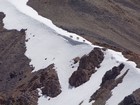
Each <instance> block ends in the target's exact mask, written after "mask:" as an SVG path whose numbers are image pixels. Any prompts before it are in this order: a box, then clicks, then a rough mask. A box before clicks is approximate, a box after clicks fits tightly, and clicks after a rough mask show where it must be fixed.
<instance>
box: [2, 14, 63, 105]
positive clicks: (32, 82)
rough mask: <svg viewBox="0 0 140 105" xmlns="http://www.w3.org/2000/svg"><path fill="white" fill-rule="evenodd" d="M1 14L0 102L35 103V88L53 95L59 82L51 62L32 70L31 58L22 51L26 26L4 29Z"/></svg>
mask: <svg viewBox="0 0 140 105" xmlns="http://www.w3.org/2000/svg"><path fill="white" fill-rule="evenodd" d="M4 17H5V15H4V14H3V13H0V105H37V101H38V90H37V88H41V89H42V94H43V95H46V96H50V97H56V96H57V95H58V94H60V93H61V86H60V83H59V79H58V76H57V73H56V71H55V70H54V69H53V67H54V65H53V64H52V65H50V66H49V67H47V68H45V69H43V70H39V71H37V72H34V73H31V72H32V70H33V68H32V67H31V66H30V65H29V63H30V60H29V59H28V58H27V57H26V56H25V55H24V53H25V51H26V47H25V30H24V29H22V30H21V31H17V30H6V29H4V28H3V22H2V19H3V18H4ZM42 87H43V88H42Z"/></svg>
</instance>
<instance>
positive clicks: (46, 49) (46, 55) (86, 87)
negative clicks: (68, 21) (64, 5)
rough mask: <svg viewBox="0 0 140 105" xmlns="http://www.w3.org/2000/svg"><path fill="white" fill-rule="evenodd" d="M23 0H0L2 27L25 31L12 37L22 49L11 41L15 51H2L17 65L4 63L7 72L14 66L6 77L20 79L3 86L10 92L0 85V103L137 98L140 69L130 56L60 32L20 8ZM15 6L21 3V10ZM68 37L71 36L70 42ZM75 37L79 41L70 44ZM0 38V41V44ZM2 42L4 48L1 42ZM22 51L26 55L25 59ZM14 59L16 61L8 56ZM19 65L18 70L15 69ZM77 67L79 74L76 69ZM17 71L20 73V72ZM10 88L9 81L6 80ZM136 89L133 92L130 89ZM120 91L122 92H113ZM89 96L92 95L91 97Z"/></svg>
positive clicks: (97, 104)
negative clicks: (7, 87)
mask: <svg viewBox="0 0 140 105" xmlns="http://www.w3.org/2000/svg"><path fill="white" fill-rule="evenodd" d="M23 2H24V3H25V1H24V0H23V1H16V0H12V1H4V0H3V1H0V5H1V6H0V10H1V11H2V12H4V13H5V14H6V17H5V18H4V15H3V14H2V13H0V14H1V15H0V16H1V18H0V19H1V20H2V19H3V18H4V21H3V23H4V24H3V23H2V22H0V23H1V24H2V29H1V30H2V31H3V29H4V30H5V31H9V32H12V31H13V30H9V29H14V31H15V32H16V33H17V34H18V33H19V35H17V36H18V37H22V35H23V36H24V37H22V41H21V40H17V41H16V42H17V43H19V48H20V47H22V50H17V49H16V48H13V47H15V46H14V45H12V46H11V49H12V50H14V52H12V51H11V52H10V53H11V54H13V55H14V54H15V56H11V54H9V52H8V51H5V56H6V53H8V54H7V56H9V57H15V58H9V59H6V58H7V57H6V58H3V59H2V60H1V62H4V61H5V60H7V61H8V62H9V64H13V66H14V64H15V65H16V66H19V68H18V69H17V70H16V69H14V67H12V66H7V67H6V68H5V69H6V71H8V72H10V71H9V70H11V69H10V68H12V69H14V72H11V73H10V74H9V75H7V76H8V78H9V77H10V78H11V79H10V81H11V80H14V81H15V82H16V81H17V80H19V81H20V82H16V84H17V85H15V83H13V85H15V87H14V88H15V89H13V91H11V92H12V93H13V94H11V92H10V93H9V91H7V89H6V92H7V93H8V94H9V95H8V96H7V97H2V96H3V95H6V94H5V93H1V92H3V91H0V93H1V94H0V96H1V97H2V98H0V102H1V103H0V104H2V105H6V104H8V105H12V104H17V105H18V104H19V105H37V104H39V105H45V104H46V103H47V104H49V105H54V104H55V105H56V104H57V105H63V104H66V103H67V104H69V105H77V104H81V105H88V104H89V105H91V104H93V105H105V104H109V105H117V104H119V103H120V102H121V101H122V102H121V103H120V104H121V105H123V104H124V105H125V104H127V105H128V104H136V103H138V102H139V97H138V96H139V94H136V93H139V89H138V88H139V87H140V85H139V84H138V82H139V74H140V71H139V69H138V68H136V64H135V63H134V62H132V61H129V60H127V59H126V58H124V57H123V55H122V53H121V52H116V51H113V50H110V49H107V48H103V47H100V46H96V45H91V44H90V43H88V41H87V40H85V41H83V40H84V39H82V38H81V37H78V35H77V36H74V35H75V34H71V33H67V35H65V37H62V36H63V34H64V33H63V30H61V31H60V32H59V34H58V33H57V30H56V31H55V29H57V28H54V27H51V26H50V27H49V25H50V23H49V22H48V23H45V24H42V23H40V22H39V21H38V20H36V19H35V20H34V18H31V17H30V16H28V15H32V17H33V16H36V18H37V17H38V15H34V14H25V13H26V12H25V10H26V9H27V8H26V4H24V3H23ZM18 3H19V4H18ZM17 4H18V5H17ZM7 6H8V8H7ZM5 8H7V9H5ZM20 8H22V11H21V10H20ZM11 13H12V14H11ZM29 13H30V12H29ZM40 19H41V18H40ZM42 22H45V21H42ZM13 23H14V24H13ZM48 24H49V25H48ZM3 25H4V28H3ZM15 29H16V30H15ZM24 29H25V30H24ZM17 30H20V31H17ZM2 31H1V32H2ZM61 32H62V34H61ZM16 33H11V34H10V36H12V38H10V39H8V41H14V42H15V39H16V37H15V36H16ZM20 34H21V35H20ZM69 35H73V36H72V37H76V39H73V38H71V36H69ZM3 36H6V37H3ZM3 36H2V34H1V37H2V38H4V39H3V40H4V42H5V40H6V38H7V35H6V34H5V33H3ZM70 40H73V41H72V42H71V43H70ZM74 41H75V42H76V41H78V42H80V43H78V44H72V43H74ZM4 42H1V44H0V45H2V44H3V43H4ZM86 42H87V43H88V44H86ZM8 44H11V43H8ZM4 45H5V44H4ZM16 47H17V46H16ZM3 48H4V49H6V47H3ZM8 49H10V48H8ZM1 50H2V51H3V49H1ZM17 53H18V54H19V55H20V56H19V58H18V59H16V58H17V55H18V54H17ZM5 56H3V57H5ZM1 57H2V55H1ZM22 57H25V58H26V60H25V59H23V58H22ZM14 59H15V60H16V62H17V64H16V63H13V62H12V60H14ZM20 60H23V61H24V62H26V61H27V63H26V64H27V66H28V69H29V71H28V72H25V70H27V69H25V70H24V68H23V66H26V65H24V64H23V65H22V64H20V63H21V62H18V61H20ZM18 63H19V64H18ZM1 65H2V66H1V67H3V66H6V64H3V63H1ZM21 68H22V69H21ZM0 70H1V72H3V70H4V69H3V68H1V69H0ZM20 70H22V71H23V72H22V73H18V72H19V71H20ZM81 71H82V73H81V74H82V75H83V76H81V75H80V74H79V72H81ZM76 72H78V73H77V74H78V75H79V77H78V76H76V78H77V79H76V80H74V81H73V82H76V83H74V84H77V83H78V82H81V83H80V84H79V83H78V86H77V85H76V86H77V87H76V88H75V87H74V86H73V85H72V84H71V83H69V82H70V81H69V80H70V78H71V79H74V78H75V75H74V74H75V73H76ZM90 73H92V75H91V74H90ZM17 74H19V75H17ZM25 74H26V75H25ZM22 76H23V78H21V77H22ZM88 76H89V77H88ZM3 80H5V77H4V78H2V81H0V82H3V85H5V84H6V83H4V81H3ZM85 80H86V81H85ZM83 81H84V82H83ZM117 81H118V82H117ZM9 83H10V82H9ZM11 83H12V82H11ZM132 84H133V85H132ZM0 86H2V85H0ZM112 86H113V87H112ZM124 87H128V88H125V91H124V90H123V89H124ZM129 87H131V88H129ZM1 88H2V87H1ZM9 88H13V87H12V86H11V85H9ZM104 89H105V90H107V91H105V90H104ZM136 89H137V90H136ZM135 90H136V92H134V93H133V91H135ZM121 92H123V94H116V93H121ZM132 93H133V94H132ZM130 94H132V95H130ZM38 95H39V96H38ZM128 95H130V96H128ZM91 96H93V97H94V98H93V99H91ZM106 96H108V97H109V98H108V97H107V98H108V99H106V98H105V97H106ZM116 97H117V100H116ZM125 97H126V98H125ZM124 98H125V99H124ZM90 99H91V100H90ZM123 99H124V101H123ZM131 99H132V100H131ZM71 100H73V101H71ZM126 100H131V101H130V103H126ZM89 101H90V102H89Z"/></svg>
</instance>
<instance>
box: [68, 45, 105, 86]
mask: <svg viewBox="0 0 140 105" xmlns="http://www.w3.org/2000/svg"><path fill="white" fill-rule="evenodd" d="M103 59H104V54H103V52H102V51H101V49H100V48H94V50H92V51H91V52H90V53H89V55H85V56H83V57H82V58H81V59H80V62H79V67H78V69H77V71H75V72H73V74H72V75H71V77H70V79H69V83H70V85H71V86H74V87H78V86H80V85H81V84H83V83H85V82H87V81H88V80H89V79H90V77H91V75H92V74H93V73H94V72H96V70H95V67H97V68H98V67H99V66H100V63H101V62H102V61H103Z"/></svg>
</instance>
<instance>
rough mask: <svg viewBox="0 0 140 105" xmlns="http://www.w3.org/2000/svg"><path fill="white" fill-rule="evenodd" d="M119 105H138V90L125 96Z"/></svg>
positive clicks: (139, 95)
mask: <svg viewBox="0 0 140 105" xmlns="http://www.w3.org/2000/svg"><path fill="white" fill-rule="evenodd" d="M119 105H140V88H139V89H137V90H135V91H134V92H133V93H132V94H131V95H128V96H126V97H125V98H124V99H123V100H122V102H120V103H119Z"/></svg>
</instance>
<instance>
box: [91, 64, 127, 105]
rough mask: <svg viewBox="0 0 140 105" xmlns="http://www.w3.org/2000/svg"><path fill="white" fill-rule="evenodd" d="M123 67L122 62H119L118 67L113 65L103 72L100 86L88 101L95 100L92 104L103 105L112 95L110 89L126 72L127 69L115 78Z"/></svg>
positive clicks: (119, 81)
mask: <svg viewBox="0 0 140 105" xmlns="http://www.w3.org/2000/svg"><path fill="white" fill-rule="evenodd" d="M123 68H124V64H120V65H119V66H118V67H116V66H115V67H113V68H112V69H111V70H109V71H107V72H106V73H105V75H104V77H103V78H102V83H101V85H100V86H101V87H100V88H99V89H98V90H97V91H96V92H95V93H94V94H93V95H92V96H91V99H90V101H92V100H94V101H95V102H94V103H93V104H92V105H105V103H106V101H107V100H108V99H109V98H110V97H111V95H112V93H111V90H112V89H114V88H115V87H116V86H117V85H118V84H119V83H121V82H122V80H123V78H124V76H125V75H126V74H127V72H128V70H127V71H126V72H125V73H124V74H123V75H122V76H120V77H119V78H116V77H117V76H118V75H119V74H120V72H121V70H122V69H123Z"/></svg>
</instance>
